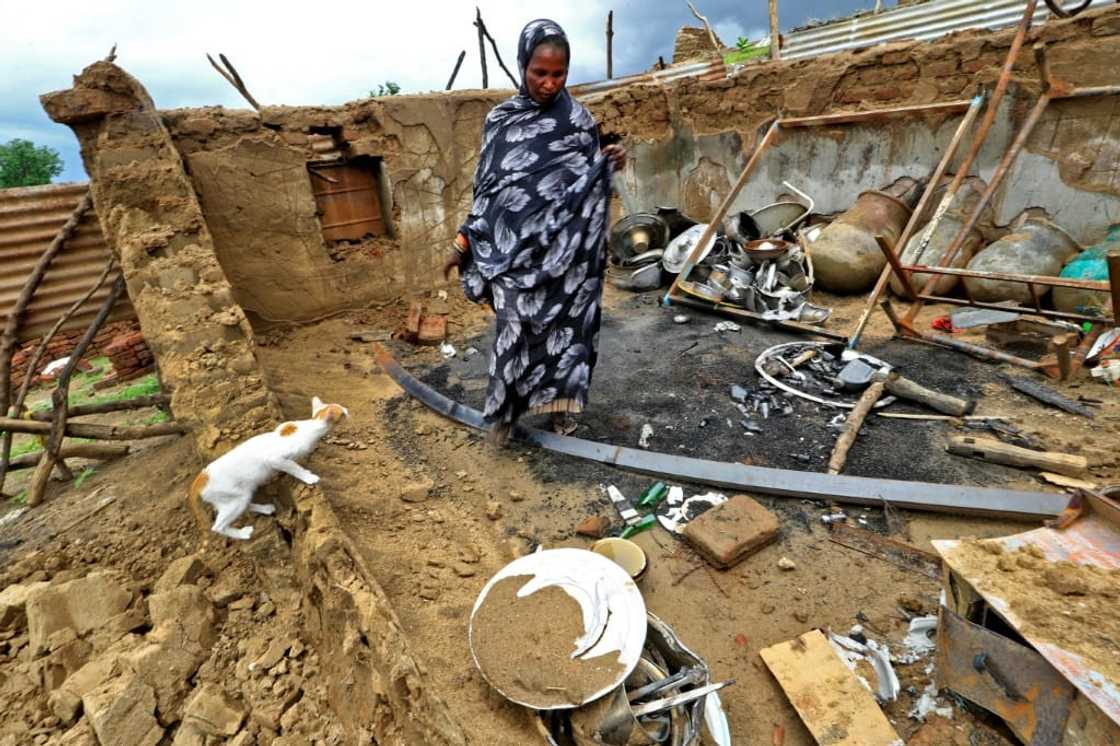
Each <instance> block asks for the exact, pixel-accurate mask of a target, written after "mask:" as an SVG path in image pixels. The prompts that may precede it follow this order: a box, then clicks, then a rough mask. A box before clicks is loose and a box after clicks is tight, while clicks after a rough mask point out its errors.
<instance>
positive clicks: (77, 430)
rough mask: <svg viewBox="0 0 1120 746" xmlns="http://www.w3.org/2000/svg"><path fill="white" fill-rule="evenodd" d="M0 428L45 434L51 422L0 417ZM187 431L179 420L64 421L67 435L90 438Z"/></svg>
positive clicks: (139, 437)
mask: <svg viewBox="0 0 1120 746" xmlns="http://www.w3.org/2000/svg"><path fill="white" fill-rule="evenodd" d="M0 429H2V430H10V431H12V432H13V433H32V434H35V435H45V434H47V433H49V432H50V431H51V423H49V422H39V421H38V420H17V419H13V418H11V417H0ZM189 431H190V428H189V427H187V426H186V425H184V424H183V423H181V422H161V423H159V424H158V425H141V426H137V427H124V426H119V425H95V424H93V423H87V422H67V423H66V436H67V437H69V438H89V439H90V440H145V439H147V438H160V437H163V436H164V435H182V434H183V433H186V432H189Z"/></svg>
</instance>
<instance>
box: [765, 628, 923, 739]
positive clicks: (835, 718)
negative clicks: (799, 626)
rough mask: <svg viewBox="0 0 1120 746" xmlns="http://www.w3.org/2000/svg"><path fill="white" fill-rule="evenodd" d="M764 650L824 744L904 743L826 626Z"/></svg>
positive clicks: (769, 664)
mask: <svg viewBox="0 0 1120 746" xmlns="http://www.w3.org/2000/svg"><path fill="white" fill-rule="evenodd" d="M760 655H761V656H762V660H763V661H764V662H765V663H766V666H767V667H768V668H769V669H770V672H771V673H772V674H774V678H775V679H777V680H778V684H780V685H781V687H782V690H783V691H784V692H785V693H786V696H787V697H789V701H790V703H791V704H793V707H794V709H796V710H797V714H798V715H800V716H801V720H802V721H803V722H804V723H805V726H806V727H807V728H808V729H809V732H810V733H812V734H813V738H815V739H816V740H817V743H819V744H822V746H902V739H901V738H899V737H898V734H897V733H895V730H894V728H893V727H891V724H890V722H889V721H888V720H887V716H886V715H884V714H883V711H882V710H880V709H879V705H878V704H876V703H875V699H874V698H873V697H872V696H871V692H869V691H868V690H867V689H866V688H864V686H863V684H861V683H860V682H859V679H857V678H856V676H855V674H854V673H852V672H851V671H850V670H849V669H848V667H847V666H846V665H845V664H844V662H843V661H841V660H840V657H839V656H838V655H836V652H835V651H834V650H833V649H832V645H830V644H829V642H828V640H827V639H825V636H824V635H823V634H822V633H821V632H820V630H812V631H810V632H806V633H805V634H803V635H801V636H800V637H798V638H796V639H794V640H790V641H788V642H782V643H778V644H777V645H774V646H772V647H769V648H766V649H765V650H763V651H762V652H761V653H760Z"/></svg>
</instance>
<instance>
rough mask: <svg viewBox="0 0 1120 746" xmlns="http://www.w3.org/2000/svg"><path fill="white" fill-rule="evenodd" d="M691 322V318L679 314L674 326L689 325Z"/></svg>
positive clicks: (675, 318) (674, 320)
mask: <svg viewBox="0 0 1120 746" xmlns="http://www.w3.org/2000/svg"><path fill="white" fill-rule="evenodd" d="M689 321H690V317H689V316H687V315H685V314H683V313H678V314H677V315H676V316H674V317H673V323H674V324H687V323H688V322H689Z"/></svg>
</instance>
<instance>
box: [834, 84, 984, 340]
mask: <svg viewBox="0 0 1120 746" xmlns="http://www.w3.org/2000/svg"><path fill="white" fill-rule="evenodd" d="M983 103H984V97H983V96H982V95H980V96H976V97H974V98H973V99H972V101H971V102H970V103H969V106H968V111H967V112H965V115H964V118H963V119H961V123H960V124H959V125H957V131H956V132H955V133H953V139H952V140H950V141H949V146H948V147H947V148H945V154H944V155H943V156H941V162H940V163H938V164H937V168H935V169H934V171H933V175H932V176H930V179H929V181H928V182H927V183H926V188H925V190H924V191H923V192H922V197H921V199H919V200H918V204H917V206H916V207H915V208H914V211H913V212H912V213H910V220H909V221H908V222H907V223H906V227H905V228H903V230H902V235H900V236H899V237H898V243H897V244H895V245H896V246H901V247H902V249H903V250H905V249H906V244H907V243H909V242H910V237H911V236H912V235H913V234H914V231H915V230H916V229H917V226H918V223H919V222H920V221H921V219H922V216H923V215H924V214H925V211H926V208H927V207H929V201H930V200H931V199H932V198H933V194H934V192H936V191H937V184H938V182H940V181H941V179H942V177H943V176H944V175H945V172H946V171H947V170H948V169H949V164H950V163H951V162H952V160H953V158H954V157H956V155H957V150H958V149H960V145H961V140H963V139H964V135H965V133H966V132H968V130H969V129H970V128H971V127H972V124H973V122H975V121H976V117H977V115H979V113H980V107H981V106H982V105H983ZM936 227H937V223H936V222H934V221H932V220H931V221H930V223H929V225H928V226H927V227H926V229H925V230H926V231H927V234H932V231H933V229H935V228H936ZM887 260H888V261H890V257H887ZM891 270H892V267H889V266H888V267H883V272H882V274H880V275H879V281H878V282H876V283H875V287H874V289H872V291H871V295H870V296H869V297H868V300H867V305H866V307H865V308H864V309H863V313H862V314H861V315H860V317H859V320H858V321H857V322H856V325H855V327H854V328H853V329H852V333H851V334H850V335H848V348H849V349H853V350H854V349H855V348H856V347H858V346H859V340H860V337H862V336H863V330H864V328H866V326H867V322H868V321H869V320H870V319H871V314H872V313H874V312H875V307H876V306H877V305H878V303H879V298H880V297H881V296H882V295H883V291H884V290H886V289H887V284H888V283H889V282H890V279H891ZM905 282H906V284H907V286H908V287H909V288H910V289H913V282H912V280H911V278H910V277H909V275H907V278H906V280H905ZM912 297H917V296H916V294H914V295H913V296H912Z"/></svg>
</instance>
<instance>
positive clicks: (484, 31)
mask: <svg viewBox="0 0 1120 746" xmlns="http://www.w3.org/2000/svg"><path fill="white" fill-rule="evenodd" d="M475 10H476V11H478V18H477V19H476V20H475V25H476V26H478V30H479V31H480V32H482V35H483V36H484V37H486V40H487V41H489V42H490V49H492V50H493V51H494V59H496V60H497V61H498V67H500V68H502V72H504V73H505V74H506V77H507V78H509V82H510V83H512V84H513V87H514V88H517V87H518V86H519V84H518V82H517V78H515V77H513V73H511V72H510V71H509V68H508V67H506V63H505V62H503V61H502V53H501V52H499V51H498V42H496V41H494V37H493V36H491V35H490V30H489V29H488V28H486V23H485V22H484V21H483V20H482V11H480V10H478V8H475Z"/></svg>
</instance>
